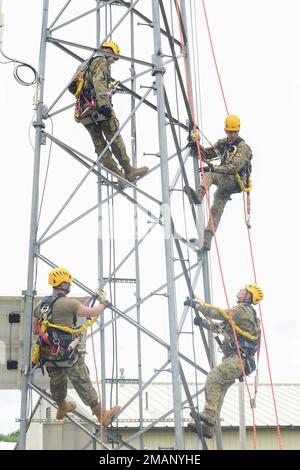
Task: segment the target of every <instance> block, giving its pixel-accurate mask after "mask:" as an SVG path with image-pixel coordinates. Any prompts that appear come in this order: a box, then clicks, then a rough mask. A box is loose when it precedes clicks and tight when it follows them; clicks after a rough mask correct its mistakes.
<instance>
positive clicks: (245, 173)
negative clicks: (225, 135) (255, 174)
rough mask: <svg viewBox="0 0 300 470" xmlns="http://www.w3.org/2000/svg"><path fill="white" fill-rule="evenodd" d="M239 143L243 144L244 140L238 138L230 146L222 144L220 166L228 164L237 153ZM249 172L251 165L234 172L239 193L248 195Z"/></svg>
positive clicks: (250, 184)
mask: <svg viewBox="0 0 300 470" xmlns="http://www.w3.org/2000/svg"><path fill="white" fill-rule="evenodd" d="M241 142H244V140H243V139H242V138H241V137H238V138H237V139H236V141H235V142H234V144H230V143H228V142H225V143H224V144H223V146H222V147H221V150H220V158H221V165H226V163H230V162H231V161H232V159H233V157H234V156H235V155H236V153H237V146H238V144H239V143H241ZM251 171H252V166H251V163H248V164H247V165H245V166H243V168H241V169H240V170H239V171H237V172H236V174H235V177H236V180H237V183H238V185H239V188H240V191H243V192H245V193H249V192H250V191H251V190H252V179H251Z"/></svg>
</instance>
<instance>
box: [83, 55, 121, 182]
mask: <svg viewBox="0 0 300 470" xmlns="http://www.w3.org/2000/svg"><path fill="white" fill-rule="evenodd" d="M88 76H89V78H90V80H91V81H92V83H93V86H94V89H95V92H96V96H97V107H98V108H100V107H101V106H109V107H111V106H112V104H111V99H110V97H109V95H108V92H109V83H110V82H111V77H110V66H109V63H108V62H107V60H106V58H105V57H96V58H95V59H93V60H92V62H91V64H90V66H89V70H88ZM85 88H89V86H88V83H87V82H86V83H85ZM84 127H85V128H86V129H87V130H88V132H89V133H90V136H91V137H92V140H93V143H94V146H95V152H96V153H97V155H100V153H102V151H103V150H104V148H105V147H106V146H107V143H108V142H110V141H111V139H112V138H113V137H114V135H115V134H116V133H117V132H118V130H119V121H118V119H117V118H116V116H115V113H114V112H112V116H111V117H110V118H109V119H106V120H105V121H99V122H97V123H94V122H92V121H91V124H85V125H84ZM111 149H112V152H113V154H114V156H115V157H116V158H117V160H118V162H119V164H120V165H121V167H122V168H124V170H126V169H127V168H128V165H129V163H130V159H129V157H128V155H127V152H126V147H125V144H124V141H123V139H122V137H121V135H120V134H119V135H118V136H117V137H116V138H115V140H114V141H113V143H112V144H111ZM101 163H102V164H103V165H104V166H105V167H106V168H108V169H109V170H111V171H113V172H114V173H116V174H120V170H119V168H118V165H117V164H116V162H115V160H114V159H113V158H112V154H111V152H110V150H109V149H107V150H106V151H105V153H104V155H103V156H102V158H101Z"/></svg>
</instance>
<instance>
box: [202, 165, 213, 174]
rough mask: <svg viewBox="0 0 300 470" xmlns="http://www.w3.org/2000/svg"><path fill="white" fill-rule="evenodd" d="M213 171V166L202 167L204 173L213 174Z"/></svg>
mask: <svg viewBox="0 0 300 470" xmlns="http://www.w3.org/2000/svg"><path fill="white" fill-rule="evenodd" d="M214 171H215V168H214V167H213V165H210V166H204V167H203V172H204V173H210V172H214Z"/></svg>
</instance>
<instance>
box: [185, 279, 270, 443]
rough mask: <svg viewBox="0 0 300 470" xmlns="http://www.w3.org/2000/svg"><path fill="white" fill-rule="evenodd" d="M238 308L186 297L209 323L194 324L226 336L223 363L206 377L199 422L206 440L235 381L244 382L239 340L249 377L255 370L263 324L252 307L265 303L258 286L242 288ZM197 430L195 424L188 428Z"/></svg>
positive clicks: (222, 348)
mask: <svg viewBox="0 0 300 470" xmlns="http://www.w3.org/2000/svg"><path fill="white" fill-rule="evenodd" d="M236 297H237V305H236V306H234V307H233V308H232V309H231V310H230V312H229V310H222V309H219V308H218V307H214V306H212V305H209V304H205V303H204V302H202V301H200V300H199V299H192V298H187V299H186V300H185V301H184V306H186V307H187V306H188V307H192V308H194V309H195V310H196V311H198V312H201V313H202V314H203V316H204V317H205V318H206V320H204V321H203V320H202V318H201V317H200V316H196V317H195V319H194V324H195V325H200V324H201V325H202V326H204V327H207V328H209V329H210V330H211V331H212V330H213V331H214V329H215V330H216V331H217V332H218V333H219V334H222V335H223V336H224V340H223V342H221V340H220V339H219V338H218V343H219V344H220V348H221V350H222V352H223V355H224V356H223V359H222V363H221V364H219V365H218V366H216V367H215V368H213V369H212V370H211V371H210V372H209V373H208V375H207V378H206V382H205V399H206V402H205V405H204V410H203V411H202V413H199V415H198V416H199V419H200V420H201V421H202V422H203V427H202V431H203V433H204V435H205V436H206V437H207V438H211V437H212V436H213V433H214V425H215V422H216V420H217V419H219V416H220V412H221V408H222V405H223V401H224V398H225V395H226V393H227V390H228V389H229V387H230V386H231V385H233V384H234V382H235V380H236V379H242V377H243V369H242V365H241V361H240V358H239V355H238V350H237V345H236V342H235V337H234V333H233V330H235V333H236V338H237V342H238V346H239V350H240V355H241V358H242V362H243V368H244V372H245V374H246V375H250V374H251V373H252V372H253V371H254V370H255V369H256V364H255V359H254V355H255V353H256V351H257V347H258V342H259V336H260V335H259V331H260V323H259V319H258V318H257V314H256V311H255V309H254V307H253V304H254V305H256V304H258V303H259V302H261V301H262V300H263V297H264V294H263V291H262V289H261V288H260V287H259V286H257V285H256V284H247V285H246V286H245V287H243V288H242V289H240V290H239V291H238V293H237V295H236ZM189 427H190V428H191V429H192V430H194V431H196V427H195V425H194V424H191V425H190V426H189Z"/></svg>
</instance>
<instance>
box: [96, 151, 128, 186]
mask: <svg viewBox="0 0 300 470" xmlns="http://www.w3.org/2000/svg"><path fill="white" fill-rule="evenodd" d="M101 163H102V165H103V166H104V167H105V168H107V169H108V170H110V171H113V172H114V173H115V174H116V175H118V176H122V178H124V179H125V173H124V171H123V170H120V169H119V167H118V165H117V164H116V162H115V161H114V160H113V159H112V158H111V157H109V158H106V159H103V160H101ZM118 188H119V189H122V190H123V189H124V188H125V183H124V181H122V180H118Z"/></svg>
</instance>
